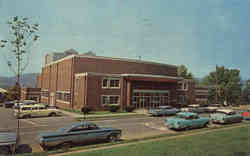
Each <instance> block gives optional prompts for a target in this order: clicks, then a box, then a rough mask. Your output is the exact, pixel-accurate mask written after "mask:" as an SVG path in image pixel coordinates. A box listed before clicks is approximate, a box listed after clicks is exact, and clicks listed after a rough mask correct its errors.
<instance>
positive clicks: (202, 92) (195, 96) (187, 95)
mask: <svg viewBox="0 0 250 156" xmlns="http://www.w3.org/2000/svg"><path fill="white" fill-rule="evenodd" d="M208 90H209V87H207V86H198V85H196V84H195V82H194V81H193V80H187V79H184V80H182V81H179V82H178V87H177V94H178V96H177V102H178V104H179V105H180V106H186V105H189V104H202V103H208V95H209V92H208Z"/></svg>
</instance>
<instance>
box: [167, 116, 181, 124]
mask: <svg viewBox="0 0 250 156" xmlns="http://www.w3.org/2000/svg"><path fill="white" fill-rule="evenodd" d="M180 121H185V119H182V118H175V117H174V118H168V119H166V120H165V122H167V123H170V124H171V123H177V122H180Z"/></svg>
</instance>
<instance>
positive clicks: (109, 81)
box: [102, 77, 121, 89]
mask: <svg viewBox="0 0 250 156" xmlns="http://www.w3.org/2000/svg"><path fill="white" fill-rule="evenodd" d="M104 80H107V86H104V85H103V84H104V83H103V81H104ZM112 80H117V81H119V84H118V86H117V87H116V86H115V87H111V86H110V84H111V81H112ZM120 83H121V82H120V78H112V77H105V78H103V79H102V88H104V89H107V88H111V89H120Z"/></svg>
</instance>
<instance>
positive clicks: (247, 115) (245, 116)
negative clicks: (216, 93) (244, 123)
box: [241, 108, 250, 120]
mask: <svg viewBox="0 0 250 156" xmlns="http://www.w3.org/2000/svg"><path fill="white" fill-rule="evenodd" d="M241 115H242V117H243V119H244V120H250V108H249V109H247V110H243V111H241Z"/></svg>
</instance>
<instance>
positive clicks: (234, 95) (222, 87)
mask: <svg viewBox="0 0 250 156" xmlns="http://www.w3.org/2000/svg"><path fill="white" fill-rule="evenodd" d="M216 75H217V78H216ZM216 79H217V96H218V101H219V102H220V103H223V102H224V101H226V102H227V103H231V104H232V103H237V102H238V101H239V98H240V96H241V88H242V83H241V78H240V70H238V69H226V68H225V67H224V66H222V67H217V74H216V71H214V72H210V73H209V75H207V76H206V77H205V78H204V79H203V80H202V84H203V85H210V86H214V87H213V88H211V89H210V91H209V94H210V95H209V99H210V102H211V100H212V101H213V102H214V101H215V96H216Z"/></svg>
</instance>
